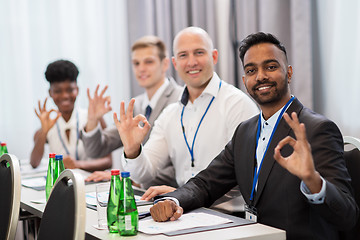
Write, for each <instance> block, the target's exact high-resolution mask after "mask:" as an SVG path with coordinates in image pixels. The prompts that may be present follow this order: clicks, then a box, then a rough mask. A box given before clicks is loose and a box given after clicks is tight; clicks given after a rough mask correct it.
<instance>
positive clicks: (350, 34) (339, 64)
mask: <svg viewBox="0 0 360 240" xmlns="http://www.w3.org/2000/svg"><path fill="white" fill-rule="evenodd" d="M316 4H317V5H316V7H317V14H318V19H317V21H318V23H319V27H318V31H319V33H318V35H319V46H318V47H319V49H314V50H315V51H317V50H319V52H320V59H319V60H320V61H319V62H320V65H319V66H317V67H316V68H314V71H315V74H319V75H320V76H321V79H314V81H321V82H320V86H321V87H319V89H318V93H319V95H321V96H320V97H321V99H318V98H317V97H318V96H315V101H316V99H317V100H318V101H319V103H320V105H318V108H319V109H320V111H321V112H322V113H323V114H324V115H325V116H327V117H328V118H330V119H332V120H334V121H335V122H336V123H337V124H338V126H339V127H340V129H341V131H342V133H343V135H352V136H356V137H360V122H359V119H360V107H359V105H360V104H359V103H360V94H359V90H360V14H359V13H360V2H359V1H357V0H346V1H342V0H318V1H317V2H316ZM316 71H318V73H316ZM319 72H320V73H319ZM320 91H321V92H320Z"/></svg>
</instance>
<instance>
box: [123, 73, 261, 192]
mask: <svg viewBox="0 0 360 240" xmlns="http://www.w3.org/2000/svg"><path fill="white" fill-rule="evenodd" d="M219 83H220V78H219V77H218V75H217V74H216V73H214V74H213V77H212V79H211V80H210V82H209V84H208V85H207V87H206V88H205V89H204V91H203V92H202V94H201V95H200V96H199V97H198V98H197V99H195V101H194V102H193V103H191V101H185V98H184V97H185V95H186V93H185V92H186V91H187V89H186V88H185V90H184V94H183V96H182V100H181V101H179V102H176V103H173V104H171V105H169V106H168V107H167V108H165V109H164V110H163V112H162V113H161V114H160V116H159V117H158V119H157V120H156V121H155V123H154V127H153V129H152V131H151V135H150V138H149V140H148V141H147V143H146V144H145V145H144V147H143V148H142V150H141V153H140V155H139V156H138V157H137V158H135V159H126V158H123V159H122V164H123V166H124V169H125V170H127V171H130V172H131V176H132V179H133V180H134V181H135V182H140V183H142V182H146V181H149V180H151V179H152V178H153V177H154V176H155V173H156V172H157V171H161V169H162V167H163V166H165V165H166V163H168V161H171V162H172V164H173V165H174V168H175V172H176V176H175V177H176V181H177V183H178V184H179V186H182V185H184V184H185V183H186V181H187V180H189V179H190V178H191V177H192V174H195V173H197V172H199V171H201V170H203V169H204V168H206V167H207V166H208V164H209V163H210V162H211V161H212V160H213V159H214V158H215V157H216V156H217V155H218V154H219V153H220V151H221V150H223V148H224V147H225V145H226V144H227V143H228V142H229V141H230V139H231V137H232V135H233V133H234V131H235V128H236V127H237V126H238V125H239V124H240V122H242V121H244V120H247V119H249V118H250V117H252V116H254V115H256V114H258V113H259V110H258V108H257V106H256V105H255V103H254V102H253V101H252V100H251V99H250V98H249V97H248V96H247V95H246V94H245V93H243V92H242V91H240V90H239V89H237V88H235V87H234V86H232V85H230V84H227V83H226V82H224V81H222V84H221V88H220V89H219ZM213 96H214V97H215V99H214V101H213V103H212V104H211V106H210V108H209V110H208V112H207V114H206V115H205V117H204V119H203V122H202V124H201V126H200V128H199V130H198V133H197V137H196V140H195V144H194V148H193V150H194V159H195V161H194V165H195V167H191V155H190V153H189V150H188V148H187V146H186V143H185V140H184V136H183V133H182V127H181V122H180V117H181V112H182V109H183V106H184V104H186V105H185V109H184V114H183V124H184V128H185V134H186V137H187V141H188V142H189V144H190V145H192V141H193V139H194V135H195V131H196V128H197V126H198V124H199V122H200V119H201V117H202V116H203V114H204V112H205V110H206V108H207V106H208V105H209V102H210V101H211V99H212V97H213Z"/></svg>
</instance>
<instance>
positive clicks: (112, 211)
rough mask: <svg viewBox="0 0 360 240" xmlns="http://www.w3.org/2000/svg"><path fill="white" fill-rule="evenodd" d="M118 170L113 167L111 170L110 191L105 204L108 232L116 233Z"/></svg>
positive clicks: (118, 190)
mask: <svg viewBox="0 0 360 240" xmlns="http://www.w3.org/2000/svg"><path fill="white" fill-rule="evenodd" d="M119 174H120V170H119V169H113V170H111V182H110V192H109V200H108V204H107V209H106V210H107V224H108V229H109V232H111V233H117V232H118V226H119V224H118V218H117V212H118V205H119V199H120V175H119Z"/></svg>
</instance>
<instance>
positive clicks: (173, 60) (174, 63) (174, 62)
mask: <svg viewBox="0 0 360 240" xmlns="http://www.w3.org/2000/svg"><path fill="white" fill-rule="evenodd" d="M171 61H172V63H173V65H174V68H175V70H177V68H176V61H175V57H172V58H171Z"/></svg>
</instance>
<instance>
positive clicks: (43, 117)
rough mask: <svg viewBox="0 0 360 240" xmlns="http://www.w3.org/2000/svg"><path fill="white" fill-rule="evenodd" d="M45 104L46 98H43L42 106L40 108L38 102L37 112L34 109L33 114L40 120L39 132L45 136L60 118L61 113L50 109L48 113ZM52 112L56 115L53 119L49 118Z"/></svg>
mask: <svg viewBox="0 0 360 240" xmlns="http://www.w3.org/2000/svg"><path fill="white" fill-rule="evenodd" d="M46 102H47V98H45V101H44V104H43V105H42V106H41V103H40V100H39V101H38V105H39V110H38V111H39V112H38V111H37V110H36V108H35V114H36V116H37V117H38V118H39V119H40V122H41V130H42V131H43V132H44V133H45V134H47V133H48V132H49V130H50V129H51V128H52V127H53V126H54V125H55V123H56V121H57V120H58V119H59V117H60V116H61V113H60V112H59V111H56V110H55V109H50V110H49V111H48V110H46ZM52 112H56V113H57V115H56V117H55V118H50V114H51V113H52Z"/></svg>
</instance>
